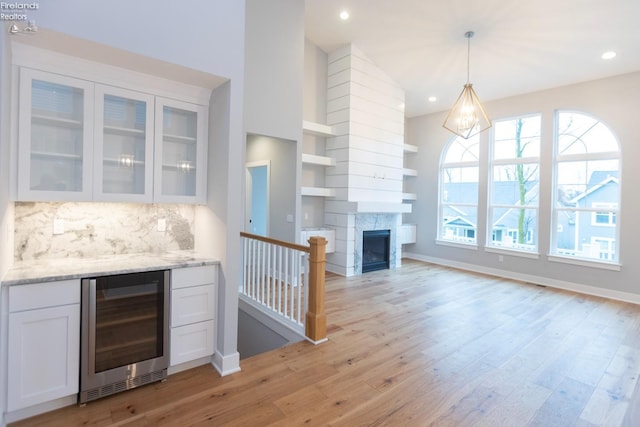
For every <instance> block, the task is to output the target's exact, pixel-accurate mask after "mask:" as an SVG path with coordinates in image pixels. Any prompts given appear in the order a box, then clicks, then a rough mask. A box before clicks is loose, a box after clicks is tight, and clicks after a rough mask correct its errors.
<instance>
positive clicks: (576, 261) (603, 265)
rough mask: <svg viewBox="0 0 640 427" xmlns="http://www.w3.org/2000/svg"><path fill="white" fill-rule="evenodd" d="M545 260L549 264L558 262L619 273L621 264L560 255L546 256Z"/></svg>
mask: <svg viewBox="0 0 640 427" xmlns="http://www.w3.org/2000/svg"><path fill="white" fill-rule="evenodd" d="M547 259H548V260H549V261H551V262H560V263H564V264H573V265H579V266H582V267H591V268H599V269H602V270H611V271H620V270H621V269H622V264H618V263H613V262H602V261H594V260H590V259H585V258H569V257H563V256H560V255H549V256H547Z"/></svg>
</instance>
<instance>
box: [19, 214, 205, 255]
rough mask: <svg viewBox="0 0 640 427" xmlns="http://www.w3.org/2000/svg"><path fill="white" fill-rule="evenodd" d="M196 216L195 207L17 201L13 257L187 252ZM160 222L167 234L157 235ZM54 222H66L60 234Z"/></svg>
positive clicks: (63, 223)
mask: <svg viewBox="0 0 640 427" xmlns="http://www.w3.org/2000/svg"><path fill="white" fill-rule="evenodd" d="M194 217H195V207H194V206H193V205H171V204H142V203H140V204H136V203H75V202H74V203H71V202H64V203H57V202H56V203H51V202H16V203H15V248H14V249H15V252H14V259H15V261H27V260H35V259H60V258H69V257H73V258H93V257H98V256H104V255H112V254H137V253H161V252H166V251H172V250H189V249H193V248H194ZM160 219H164V220H165V221H166V230H165V231H158V220H160ZM54 220H61V221H62V224H61V225H62V227H63V229H64V231H63V232H62V233H61V234H54V233H53V232H54ZM58 225H60V224H59V223H58ZM58 231H59V230H58Z"/></svg>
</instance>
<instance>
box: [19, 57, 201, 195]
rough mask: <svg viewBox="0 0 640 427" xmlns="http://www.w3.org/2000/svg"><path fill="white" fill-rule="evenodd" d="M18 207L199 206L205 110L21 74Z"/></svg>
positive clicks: (36, 72)
mask: <svg viewBox="0 0 640 427" xmlns="http://www.w3.org/2000/svg"><path fill="white" fill-rule="evenodd" d="M19 104H20V110H19V119H18V122H19V128H18V147H19V148H18V172H17V174H18V175H17V176H18V179H17V181H18V185H17V187H18V192H17V200H23V201H36V200H42V201H92V200H94V201H111V202H168V203H205V202H206V173H207V171H206V167H207V127H208V108H207V107H205V106H202V105H198V104H193V103H189V102H183V101H176V100H173V99H169V98H165V97H160V96H154V95H153V94H149V93H142V92H138V91H135V90H130V89H125V88H119V87H115V86H113V85H105V84H101V83H96V82H91V81H87V80H84V79H79V78H75V77H69V76H62V75H59V74H54V73H48V72H44V71H40V70H34V69H31V68H26V67H22V68H21V69H20V93H19Z"/></svg>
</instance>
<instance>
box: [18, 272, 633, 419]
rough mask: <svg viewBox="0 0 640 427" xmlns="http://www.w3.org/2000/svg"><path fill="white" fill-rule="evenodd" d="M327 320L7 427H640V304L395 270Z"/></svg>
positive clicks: (336, 296) (332, 291) (356, 286)
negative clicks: (249, 351)
mask: <svg viewBox="0 0 640 427" xmlns="http://www.w3.org/2000/svg"><path fill="white" fill-rule="evenodd" d="M326 309H327V319H328V334H329V342H327V343H325V344H322V345H319V346H313V345H311V344H309V343H307V342H300V343H297V344H293V345H290V346H287V347H284V348H281V349H278V350H274V351H271V352H268V353H263V354H260V355H257V356H254V357H251V358H248V359H245V360H242V362H241V368H242V372H239V373H237V374H233V375H230V376H227V377H224V378H220V377H219V375H218V374H217V373H216V372H215V370H214V369H213V368H212V367H211V366H202V367H199V368H195V369H192V370H189V371H186V372H182V373H179V374H176V375H173V376H171V377H169V379H168V380H167V381H166V382H163V383H158V384H153V385H148V386H145V387H142V388H139V389H135V390H131V391H129V392H125V393H121V394H118V395H114V396H111V397H108V398H105V399H102V400H99V401H95V402H91V403H89V404H88V405H87V406H85V407H77V406H73V407H67V408H63V409H61V410H58V411H55V412H51V413H48V414H44V415H42V416H38V417H34V418H31V419H28V420H24V421H21V422H18V423H14V424H13V426H54V427H55V426H65V427H68V426H84V425H92V426H128V427H133V426H187V425H196V426H199V425H215V426H225V425H230V426H301V425H311V426H315V425H333V426H381V425H391V426H405V425H406V426H428V425H433V426H545V427H548V426H600V425H607V426H617V425H620V426H640V409H639V408H640V382H639V381H638V378H639V376H640V306H636V305H633V304H628V303H622V302H616V301H610V300H606V299H602V298H597V297H591V296H585V295H580V294H575V293H571V292H565V291H559V290H554V289H551V288H544V287H540V286H535V285H531V284H526V283H521V282H516V281H511V280H505V279H500V278H495V277H490V276H484V275H478V274H472V273H467V272H463V271H459V270H455V269H451V268H446V267H441V266H436V265H432V264H427V263H422V262H417V261H410V260H403V266H402V268H400V269H397V270H394V271H383V272H375V273H368V274H365V275H363V276H358V277H352V278H344V277H339V276H336V275H331V274H328V275H327V286H326Z"/></svg>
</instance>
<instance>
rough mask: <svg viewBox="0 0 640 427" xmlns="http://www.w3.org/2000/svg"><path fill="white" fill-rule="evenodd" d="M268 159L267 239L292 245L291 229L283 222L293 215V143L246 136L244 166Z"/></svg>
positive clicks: (294, 160) (288, 223)
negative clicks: (270, 238)
mask: <svg viewBox="0 0 640 427" xmlns="http://www.w3.org/2000/svg"><path fill="white" fill-rule="evenodd" d="M262 160H269V161H270V164H271V167H270V175H271V176H270V182H269V196H270V201H269V237H272V238H274V239H280V240H285V241H288V242H295V241H296V240H295V227H294V223H293V222H288V221H287V215H292V216H293V215H294V213H295V207H296V206H295V204H296V198H295V194H296V182H295V180H294V179H291V178H292V177H293V176H295V173H296V144H295V142H293V141H287V140H285V139H278V138H271V137H267V136H260V135H248V136H247V163H251V162H257V161H262Z"/></svg>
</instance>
